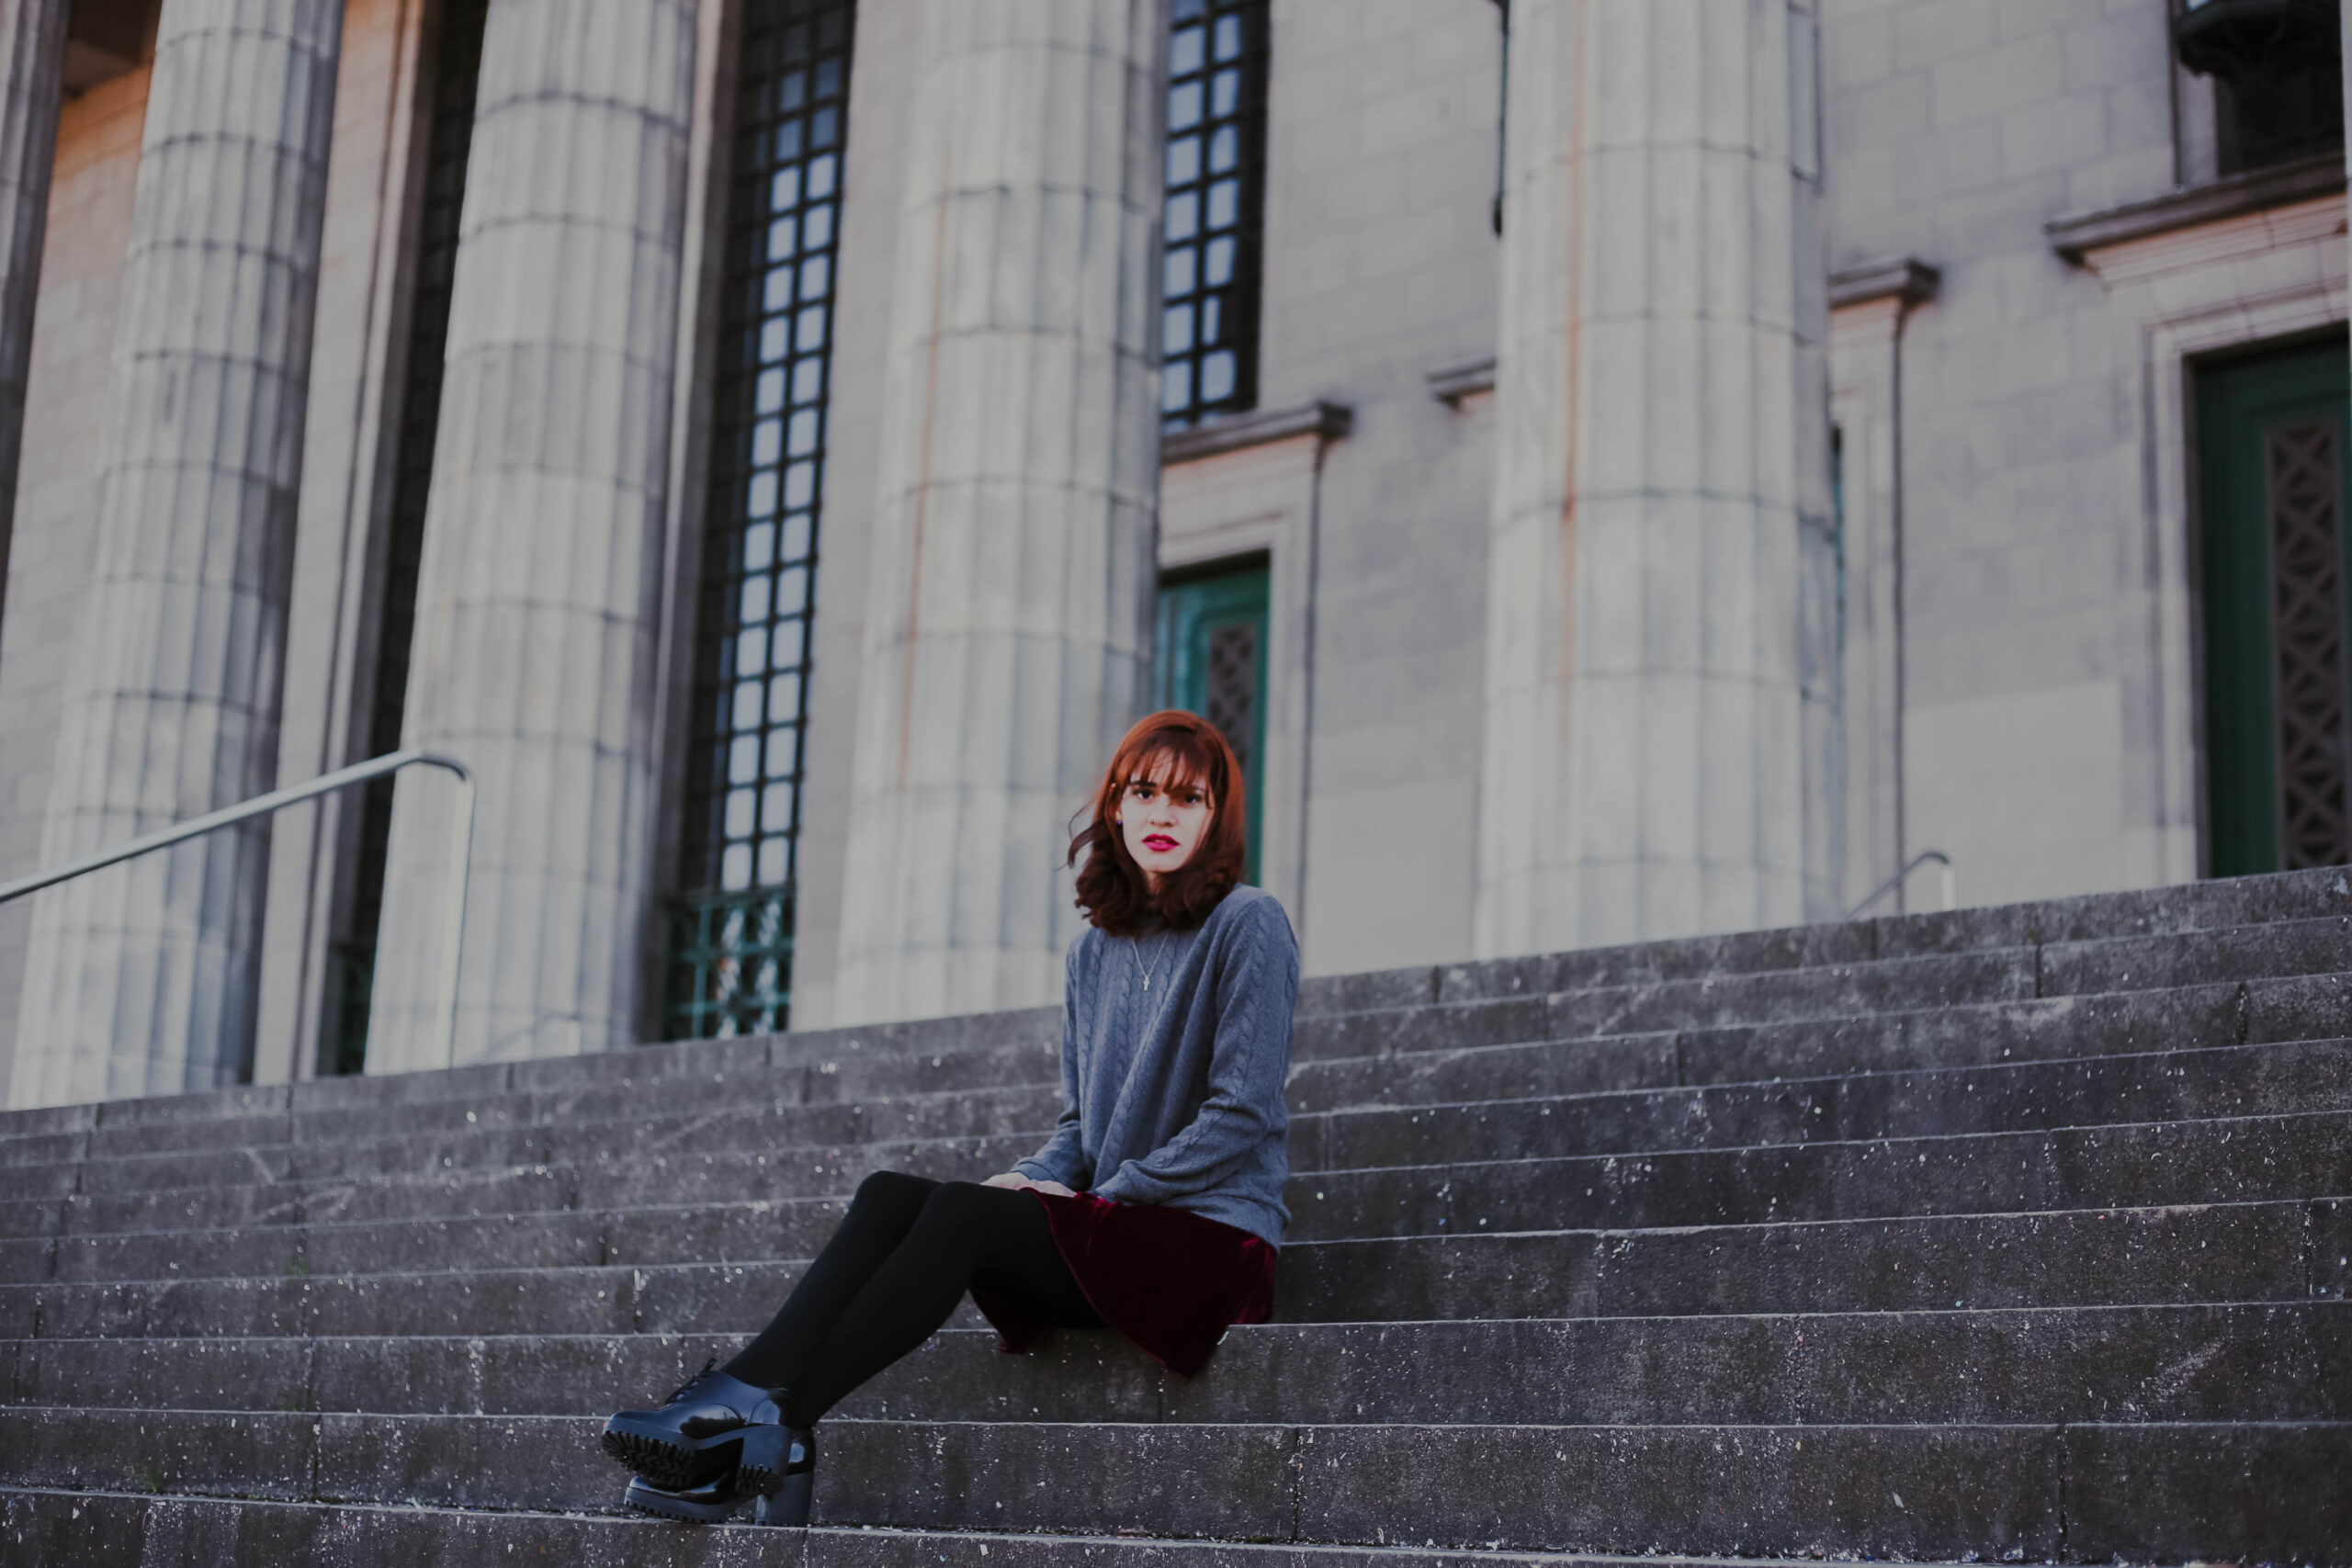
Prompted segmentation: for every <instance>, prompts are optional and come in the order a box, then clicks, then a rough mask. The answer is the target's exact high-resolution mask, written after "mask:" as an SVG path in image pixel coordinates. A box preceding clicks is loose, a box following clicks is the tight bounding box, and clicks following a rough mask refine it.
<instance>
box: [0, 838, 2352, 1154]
mask: <svg viewBox="0 0 2352 1568" xmlns="http://www.w3.org/2000/svg"><path fill="white" fill-rule="evenodd" d="M2345 888H2346V878H2345V875H2344V874H2343V873H2342V872H2341V871H2340V870H2330V871H2323V872H2318V873H2296V874H2289V875H2286V876H2279V877H2266V878H2247V879H2241V880H2240V881H2238V882H2236V883H2209V884H2199V885H2195V886H2190V887H2187V888H2172V889H2159V890H2154V891H2151V892H2141V893H2131V894H2120V895H2104V896H2098V897H2094V898H2091V899H2074V900H2060V901H2055V902H2052V903H2047V904H2041V905H2018V906H2009V907H2005V908H1988V909H1975V910H1962V911H1958V912H1956V913H1954V914H1951V915H1928V916H1912V917H1899V918H1894V919H1881V920H1873V921H1864V922H1856V923H1852V924H1849V925H1829V926H1815V927H1802V928H1794V929H1791V930H1787V931H1764V932H1747V933H1741V934H1738V935H1734V936H1727V937H1711V938H1701V939H1694V940H1693V941H1691V942H1653V943H1645V944H1641V945H1638V946H1634V947H1630V948H1618V949H1595V950H1586V951H1583V952H1577V953H1561V954H1549V955H1543V956H1539V957H1534V958H1523V959H1505V960H1496V961H1491V962H1488V963H1485V964H1457V965H1451V966H1444V967H1442V968H1439V969H1411V970H1397V971H1386V972H1381V973H1377V974H1372V975H1363V976H1334V977H1330V978H1329V979H1321V980H1313V981H1309V982H1307V983H1306V985H1305V986H1304V987H1302V991H1301V1007H1300V1016H1301V1021H1302V1028H1301V1031H1300V1033H1301V1037H1302V1047H1303V1048H1302V1051H1301V1055H1302V1057H1306V1056H1312V1055H1317V1054H1319V1052H1320V1045H1319V1043H1318V1042H1319V1041H1320V1039H1321V1038H1322V1036H1323V1033H1324V1032H1325V1025H1324V1023H1323V1022H1322V1021H1323V1020H1324V1018H1325V1017H1326V1015H1328V1014H1331V1013H1342V1012H1362V1011H1365V1010H1374V1011H1376V1012H1384V1013H1385V1012H1393V1011H1395V1010H1420V1009H1424V1008H1426V1007H1427V1006H1428V1005H1429V1004H1431V1003H1456V1002H1467V1001H1477V1000H1481V999H1494V998H1538V997H1543V996H1545V995H1548V994H1550V993H1553V992H1576V991H1584V990H1593V989H1596V988H1597V989H1600V990H1602V991H1609V992H1612V993H1627V992H1634V991H1647V992H1653V993H1657V998H1663V997H1666V996H1669V995H1671V994H1674V993H1672V991H1671V987H1675V986H1678V985H1689V984H1691V983H1704V982H1706V981H1708V980H1709V979H1710V978H1711V977H1712V978H1720V979H1725V980H1729V981H1733V982H1738V981H1741V980H1743V979H1746V980H1755V981H1760V982H1764V983H1765V989H1764V990H1763V991H1762V992H1759V993H1758V995H1764V996H1770V995H1775V994H1779V993H1780V992H1783V991H1788V989H1789V987H1792V986H1793V987H1797V988H1798V991H1800V992H1801V991H1802V988H1803V987H1804V984H1806V983H1808V981H1810V982H1822V981H1823V980H1824V979H1825V976H1826V982H1827V984H1828V985H1829V986H1830V987H1832V988H1833V989H1834V988H1835V987H1838V986H1840V985H1843V986H1847V987H1851V986H1852V985H1853V984H1854V983H1855V982H1854V981H1853V979H1852V976H1850V975H1849V976H1846V977H1845V978H1844V979H1842V980H1841V979H1840V978H1839V977H1838V975H1837V974H1836V973H1834V972H1837V971H1846V970H1854V969H1856V968H1868V969H1871V970H1872V971H1873V972H1874V973H1878V974H1880V975H1881V976H1882V978H1881V980H1880V981H1877V982H1872V984H1891V983H1894V982H1893V976H1897V975H1900V974H1910V975H1913V976H1918V977H1922V978H1923V979H1924V981H1925V983H1927V984H1928V985H1929V987H1930V989H1931V990H1933V991H1935V993H1936V996H1935V998H1934V999H1937V1000H1948V999H1950V996H1951V986H1952V984H1954V983H1956V979H1957V977H1959V976H1963V975H1964V974H1965V973H1966V972H1967V971H1966V970H1965V966H1963V967H1962V969H1958V970H1951V971H1949V972H1939V971H1936V970H1934V969H1932V968H1926V969H1923V968H1917V967H1916V966H1914V967H1910V968H1907V969H1906V968H1905V965H1916V963H1917V961H1919V960H1923V959H1951V958H1955V957H1958V958H1963V959H1965V958H1982V957H1985V956H1986V955H1987V954H1990V953H2006V954H2007V957H2009V958H2015V957H2017V956H2018V955H2020V954H2031V955H2032V966H2033V969H2034V971H2035V977H2034V985H2035V987H2036V988H2038V989H2039V990H2040V992H2041V994H2042V995H2045V996H2046V995H2053V994H2057V993H2059V992H2061V991H2064V992H2067V993H2081V992H2084V991H2086V990H2104V989H2116V988H2131V989H2146V988H2151V987H2165V986H2174V985H2184V984H2190V983H2193V982H2195V981H2197V980H2199V979H2200V978H2207V979H2216V978H2218V979H2243V978H2245V977H2247V976H2261V975H2275V974H2288V973H2319V972H2326V971H2330V970H2333V971H2342V970H2344V969H2346V968H2347V967H2352V957H2347V956H2346V943H2347V941H2348V940H2352V939H2347V938H2346V935H2345V932H2344V930H2343V921H2344V919H2345V917H2346V915H2347V913H2352V897H2346V892H2345ZM2101 920H2106V921H2111V922H2113V925H2112V929H2110V930H2102V929H2101V928H2100V927H2099V926H2098V924H2097V922H2098V921H2101ZM1890 965H1891V966H1892V967H1889V966H1890ZM1808 972H1810V973H1808ZM1939 974H1940V975H1941V976H1942V977H1941V978H1940V979H1939V978H1936V977H1935V976H1938V975H1939ZM1661 987H1665V988H1666V989H1664V990H1662V989H1661ZM1776 987H1777V989H1776ZM1716 988H1717V989H1722V988H1723V987H1716ZM1730 990H1731V991H1733V992H1736V991H1738V990H1739V986H1738V985H1737V984H1734V985H1732V986H1731V987H1730ZM1792 994H1793V993H1792ZM1657 998H1653V1005H1655V1002H1656V1000H1657ZM1621 999H1622V998H1621ZM1579 1005H1582V1004H1579ZM1575 1026H1576V1027H1577V1028H1579V1029H1583V1028H1586V1027H1588V1025H1587V1024H1586V1023H1584V1022H1582V1021H1579V1022H1577V1023H1576V1025H1575ZM1058 1027H1059V1019H1058V1013H1057V1010H1054V1009H1031V1010H1025V1011H1019V1012H1010V1013H996V1014H981V1015H974V1016H970V1017H965V1018H955V1019H932V1020H921V1021H911V1022H908V1023H901V1024H891V1025H877V1026H864V1027H858V1028H850V1029H834V1030H823V1031H811V1032H803V1033H798V1034H792V1035H782V1036H766V1037H756V1038H752V1039H748V1040H732V1041H696V1042H684V1043H673V1044H670V1045H664V1046H658V1047H652V1048H649V1049H645V1050H637V1051H627V1052H615V1053H610V1054H606V1055H599V1056H590V1057H574V1058H564V1059H556V1060H541V1061H531V1062H518V1063H493V1064H484V1065H482V1066H473V1067H464V1068H458V1069H454V1070H450V1071H444V1072H436V1073H419V1074H409V1075H401V1076H396V1077H375V1078H333V1079H321V1080H314V1081H311V1082H305V1083H299V1084H293V1085H281V1086H270V1087H259V1086H248V1087H245V1088H239V1089H222V1090H216V1091H212V1092H209V1093H205V1094H195V1095H183V1096H175V1097H168V1098H162V1099H155V1100H135V1101H122V1102H117V1103H115V1104H112V1105H109V1106H107V1107H104V1108H101V1107H98V1106H92V1105H81V1106H63V1107H52V1108H45V1109H41V1110H34V1111H0V1144H5V1142H6V1140H8V1139H10V1138H13V1137H16V1136H19V1135H25V1134H54V1133H72V1132H94V1131H97V1130H99V1129H101V1128H103V1129H104V1131H105V1132H106V1133H107V1134H108V1135H110V1136H112V1135H122V1134H127V1132H128V1130H129V1129H130V1128H133V1127H148V1128H155V1127H160V1126H164V1125H166V1124H186V1123H191V1122H205V1121H210V1120H217V1119H222V1118H231V1119H250V1118H254V1117H262V1118H267V1117H272V1116H280V1115H283V1116H300V1115H303V1114H306V1113H307V1114H313V1115H318V1116H321V1117H323V1118H327V1119H329V1120H328V1121H326V1122H322V1127H323V1126H326V1125H331V1124H332V1118H334V1116H336V1115H338V1114H341V1115H343V1116H345V1118H346V1122H356V1121H357V1120H359V1119H360V1118H361V1117H364V1116H365V1115H366V1114H367V1113H368V1112H370V1111H379V1110H382V1109H385V1108H389V1107H393V1106H402V1105H413V1104H420V1103H435V1102H441V1103H465V1104H470V1105H473V1106H475V1107H476V1108H479V1106H480V1103H481V1101H483V1100H492V1099H498V1098H501V1097H506V1096H514V1095H533V1096H545V1097H548V1098H549V1100H550V1102H551V1103H553V1102H554V1101H558V1100H560V1099H561V1097H563V1096H564V1095H566V1094H576V1095H583V1096H593V1095H594V1094H595V1093H596V1092H597V1090H598V1088H599V1086H612V1085H615V1084H617V1083H620V1082H622V1081H624V1080H626V1081H627V1082H628V1083H630V1084H635V1085H640V1086H642V1085H645V1084H648V1083H652V1082H658V1081H660V1080H664V1079H671V1078H681V1077H683V1078H688V1079H691V1078H695V1077H703V1078H708V1077H713V1076H736V1075H741V1074H745V1073H750V1072H753V1071H757V1072H760V1073H773V1074H782V1075H786V1076H791V1075H806V1074H811V1073H817V1072H820V1071H822V1070H824V1069H828V1068H829V1069H831V1071H832V1072H834V1073H848V1074H850V1075H852V1079H853V1080H854V1077H855V1075H856V1074H857V1073H858V1072H861V1071H865V1072H871V1073H873V1074H875V1075H877V1076H876V1077H874V1078H872V1079H871V1080H870V1081H872V1082H874V1083H875V1084H876V1086H877V1088H878V1086H879V1085H880V1084H881V1083H882V1082H884V1081H886V1080H891V1079H895V1080H898V1081H901V1082H905V1083H908V1084H910V1085H917V1086H919V1085H921V1084H922V1083H923V1082H925V1081H926V1077H928V1081H929V1086H930V1087H934V1088H943V1089H944V1088H959V1087H967V1085H968V1084H972V1083H975V1082H977V1083H979V1084H988V1083H997V1082H1001V1081H1004V1080H1002V1079H1001V1078H998V1077H994V1076H992V1075H994V1074H995V1073H997V1072H1000V1071H1001V1070H1003V1063H1004V1062H1006V1061H1012V1062H1015V1063H1018V1062H1021V1061H1024V1060H1027V1059H1029V1057H1030V1054H1031V1053H1032V1052H1037V1053H1043V1054H1045V1055H1046V1056H1047V1057H1048V1058H1049V1057H1050V1054H1051V1050H1052V1042H1053V1040H1054V1038H1055V1036H1056V1035H1057V1032H1058ZM1543 1032H1544V1031H1538V1032H1536V1033H1537V1034H1541V1033H1543ZM1549 1032H1557V1030H1556V1029H1555V1030H1552V1031H1549ZM2331 1032H2332V1031H2331ZM1021 1071H1022V1072H1023V1074H1024V1075H1025V1074H1026V1073H1027V1072H1028V1071H1029V1069H1027V1068H1022V1069H1021ZM968 1073H977V1074H978V1078H977V1079H974V1078H969V1077H966V1076H964V1075H967V1074H968ZM847 1092H848V1093H850V1094H851V1095H855V1094H857V1093H860V1092H862V1091H861V1090H860V1089H856V1088H851V1089H848V1091H847ZM810 1098H817V1096H814V1095H812V1096H811V1097H810ZM322 1135H328V1136H332V1135H334V1134H332V1133H326V1134H322ZM289 1137H290V1134H289ZM248 1141H251V1140H248Z"/></svg>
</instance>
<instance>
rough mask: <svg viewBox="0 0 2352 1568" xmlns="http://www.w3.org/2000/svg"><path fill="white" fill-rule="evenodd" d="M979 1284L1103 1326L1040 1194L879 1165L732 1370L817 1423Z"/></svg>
mask: <svg viewBox="0 0 2352 1568" xmlns="http://www.w3.org/2000/svg"><path fill="white" fill-rule="evenodd" d="M974 1285H978V1287H979V1288H980V1289H981V1290H983V1291H986V1292H989V1294H990V1295H992V1296H997V1297H1001V1298H1002V1300H1003V1301H1004V1302H1005V1303H1006V1304H1007V1305H1009V1306H1011V1307H1013V1308H1015V1309H1016V1310H1018V1311H1019V1312H1020V1313H1021V1314H1023V1316H1025V1317H1027V1318H1029V1319H1031V1320H1032V1321H1034V1322H1036V1323H1040V1324H1046V1325H1052V1326H1054V1327H1056V1328H1099V1327H1101V1326H1102V1325H1103V1320H1102V1319H1101V1318H1100V1317H1097V1316H1096V1315H1095V1314H1094V1309H1093V1308H1092V1307H1091V1306H1089V1305H1087V1304H1086V1297H1085V1295H1084V1294H1083V1293H1082V1292H1080V1290H1079V1288H1078V1281H1077V1280H1073V1279H1071V1278H1070V1272H1069V1265H1068V1264H1066V1263H1064V1262H1063V1261H1062V1255H1061V1253H1060V1251H1059V1249H1057V1247H1055V1246H1054V1235H1053V1231H1052V1229H1051V1227H1049V1226H1048V1225H1047V1224H1046V1211H1045V1210H1044V1209H1043V1208H1042V1207H1040V1206H1039V1204H1038V1202H1037V1201H1036V1200H1035V1198H1032V1197H1030V1196H1029V1195H1028V1194H1027V1193H1025V1192H1021V1191H1017V1190H1012V1189H1009V1188H1003V1187H983V1186H980V1185H979V1184H978V1183H977V1182H971V1181H945V1182H941V1181H926V1180H924V1179H922V1177H920V1176H901V1175H899V1173H898V1172H897V1171H895V1170H884V1171H876V1173H875V1174H874V1175H872V1176H869V1177H867V1178H866V1179H865V1181H863V1182H862V1183H860V1184H859V1186H858V1189H857V1196H856V1198H855V1199H854V1200H853V1201H851V1203H850V1206H849V1213H848V1215H847V1217H845V1218H844V1219H843V1220H842V1224H841V1228H840V1229H839V1230H836V1231H835V1232H833V1239H832V1240H831V1241H829V1242H827V1243H826V1244H825V1250H824V1251H822V1252H820V1253H819V1254H818V1255H817V1259H816V1261H815V1262H813V1263H811V1264H809V1272H808V1273H806V1274H804V1275H802V1276H801V1277H800V1283H799V1284H798V1285H797V1286H796V1287H795V1288H794V1290H793V1292H792V1296H791V1299H789V1300H788V1301H786V1303H784V1307H783V1309H782V1310H781V1311H779V1312H778V1313H777V1314H775V1318H774V1319H773V1320H772V1321H771V1322H770V1323H769V1324H768V1325H767V1326H766V1327H765V1328H763V1329H762V1330H760V1336H759V1337H758V1338H756V1339H754V1340H752V1342H751V1343H750V1344H749V1345H746V1346H745V1347H744V1348H742V1349H741V1351H740V1352H738V1353H737V1355H736V1357H735V1359H733V1360H731V1361H729V1362H728V1363H727V1366H726V1368H725V1369H724V1370H725V1371H726V1372H727V1373H728V1375H729V1376H730V1377H736V1378H741V1379H742V1381H743V1382H747V1383H752V1384H756V1385H757V1386H759V1387H761V1388H780V1389H784V1390H786V1394H785V1398H784V1416H785V1419H786V1421H787V1422H788V1423H790V1424H791V1425H793V1426H795V1427H809V1426H814V1425H815V1424H816V1422H817V1420H818V1418H819V1417H820V1416H823V1415H824V1414H825V1412H826V1411H828V1410H831V1408H832V1407H833V1406H834V1405H836V1404H840V1403H841V1401H842V1399H843V1398H844V1397H846V1396H847V1395H848V1393H849V1392H850V1391H851V1390H852V1389H854V1388H856V1387H857V1386H858V1385H859V1384H860V1383H862V1382H865V1380H866V1379H868V1378H870V1377H872V1376H873V1375H874V1374H875V1373H876V1372H878V1371H881V1370H882V1369H883V1368H885V1367H887V1366H888V1365H889V1364H890V1363H891V1362H893V1361H895V1360H897V1359H899V1357H901V1356H903V1355H905V1354H907V1353H908V1352H909V1351H910V1350H912V1349H913V1348H915V1347H917V1346H918V1345H921V1344H922V1342H923V1341H924V1340H926V1339H928V1338H930V1337H932V1336H933V1334H935V1333H937V1332H938V1331H939V1328H940V1325H943V1324H944V1323H945V1322H946V1321H947V1319H948V1316H949V1314H952V1313H953V1312H955V1310H956V1303H958V1302H960V1301H962V1300H963V1299H964V1292H966V1291H967V1290H969V1289H971V1288H972V1287H973V1286H974Z"/></svg>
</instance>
